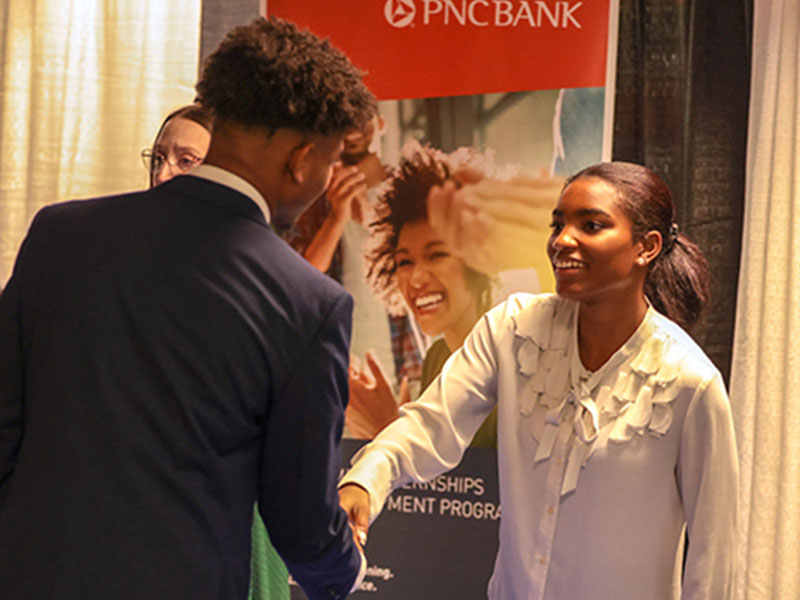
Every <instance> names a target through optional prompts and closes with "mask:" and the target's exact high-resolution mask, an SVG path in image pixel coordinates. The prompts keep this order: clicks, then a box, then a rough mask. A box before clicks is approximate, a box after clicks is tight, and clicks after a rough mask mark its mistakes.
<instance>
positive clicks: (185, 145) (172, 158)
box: [142, 104, 212, 187]
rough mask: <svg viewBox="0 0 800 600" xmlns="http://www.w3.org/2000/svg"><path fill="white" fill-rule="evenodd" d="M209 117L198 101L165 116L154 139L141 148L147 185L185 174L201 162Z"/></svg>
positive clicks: (206, 145) (207, 135)
mask: <svg viewBox="0 0 800 600" xmlns="http://www.w3.org/2000/svg"><path fill="white" fill-rule="evenodd" d="M211 124H212V119H211V116H210V115H209V114H208V113H207V112H206V111H205V110H204V109H203V107H202V106H200V105H199V104H189V105H187V106H182V107H180V108H178V109H176V110H174V111H172V112H171V113H170V114H168V115H167V116H166V118H165V119H164V121H163V122H162V123H161V127H160V128H159V130H158V133H157V134H156V139H155V141H153V147H152V148H148V149H146V150H142V161H143V162H144V166H145V168H146V169H147V172H148V173H149V175H150V187H153V186H154V185H158V184H160V183H164V182H165V181H168V180H170V179H172V178H173V177H175V176H176V175H181V174H184V173H188V172H189V171H190V170H191V169H193V168H194V167H196V166H197V165H199V164H200V163H201V162H203V159H204V158H205V156H206V152H208V145H209V143H210V142H211Z"/></svg>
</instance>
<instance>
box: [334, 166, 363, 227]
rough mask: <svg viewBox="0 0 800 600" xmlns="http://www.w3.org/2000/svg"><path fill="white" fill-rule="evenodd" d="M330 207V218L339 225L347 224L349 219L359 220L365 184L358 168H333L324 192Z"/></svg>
mask: <svg viewBox="0 0 800 600" xmlns="http://www.w3.org/2000/svg"><path fill="white" fill-rule="evenodd" d="M325 194H326V195H327V197H328V202H330V205H331V213H330V214H331V216H332V218H333V219H334V220H336V221H337V222H339V223H342V224H344V223H347V221H349V220H350V219H351V218H352V219H355V220H359V219H360V216H361V205H360V204H359V202H360V201H361V200H364V199H366V195H367V184H366V178H365V176H364V174H363V173H362V172H361V171H360V170H359V169H358V167H342V166H337V167H335V168H334V171H333V176H332V177H331V182H330V185H328V189H327V190H326V191H325Z"/></svg>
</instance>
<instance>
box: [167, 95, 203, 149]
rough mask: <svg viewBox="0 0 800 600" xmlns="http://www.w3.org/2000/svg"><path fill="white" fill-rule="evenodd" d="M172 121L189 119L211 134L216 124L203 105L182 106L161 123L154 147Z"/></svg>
mask: <svg viewBox="0 0 800 600" xmlns="http://www.w3.org/2000/svg"><path fill="white" fill-rule="evenodd" d="M172 119H188V120H189V121H194V122H195V123H197V124H198V125H200V126H202V127H203V128H204V129H205V130H206V131H208V132H209V133H211V127H212V125H213V123H214V119H213V118H212V117H211V115H210V114H209V112H208V111H207V110H206V109H205V108H203V106H202V105H201V104H199V103H197V102H195V103H194V104H187V105H186V106H181V107H180V108H176V109H175V110H173V111H172V112H171V113H169V114H168V115H167V116H166V117H164V120H163V121H162V122H161V127H159V128H158V133H156V137H155V138H154V140H153V145H155V142H156V140H158V136H160V135H161V132H162V131H164V127H165V126H166V124H167V123H169V122H170V121H171V120H172Z"/></svg>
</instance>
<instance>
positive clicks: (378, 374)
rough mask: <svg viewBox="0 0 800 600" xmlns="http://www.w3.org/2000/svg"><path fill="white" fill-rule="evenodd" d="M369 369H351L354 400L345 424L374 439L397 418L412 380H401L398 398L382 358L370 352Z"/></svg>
mask: <svg viewBox="0 0 800 600" xmlns="http://www.w3.org/2000/svg"><path fill="white" fill-rule="evenodd" d="M366 362H367V366H366V368H365V369H358V368H354V367H352V366H351V368H350V401H349V402H348V404H347V410H346V411H345V423H346V424H347V428H348V429H349V431H350V433H351V434H352V435H353V437H357V438H360V439H366V440H371V439H372V438H374V437H375V436H376V435H377V434H378V432H380V430H381V429H383V428H384V427H386V426H387V425H388V424H389V423H391V422H392V421H394V420H395V419H396V418H397V410H398V407H399V406H401V405H403V404H405V403H406V402H408V401H409V400H410V399H411V397H410V394H409V391H408V379H407V378H406V377H403V379H402V381H401V382H400V398H399V399H397V398H395V395H394V392H393V391H392V386H391V385H390V384H389V381H388V380H387V379H386V375H385V374H384V372H383V369H382V368H381V365H380V363H379V362H378V359H377V358H376V357H375V355H374V354H372V352H367V356H366Z"/></svg>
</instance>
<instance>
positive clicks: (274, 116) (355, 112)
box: [195, 17, 375, 135]
mask: <svg viewBox="0 0 800 600" xmlns="http://www.w3.org/2000/svg"><path fill="white" fill-rule="evenodd" d="M195 89H196V90H197V99H198V101H199V102H200V103H201V104H202V105H203V106H205V107H206V109H208V110H209V111H211V112H212V113H213V115H214V118H215V119H217V120H219V121H231V122H234V123H237V124H239V125H243V126H245V127H263V128H265V129H266V130H267V131H268V132H270V133H271V132H273V131H275V130H276V129H282V128H289V129H295V130H297V131H301V132H303V133H305V134H309V135H315V134H320V135H330V134H332V133H339V132H343V131H346V130H348V129H361V128H363V127H364V125H365V124H366V122H367V121H368V120H369V119H370V118H371V117H372V115H373V114H374V112H375V98H374V96H373V95H372V94H371V93H370V91H369V90H368V89H367V88H366V86H365V85H364V83H363V82H362V73H361V71H359V70H358V69H357V68H356V67H354V66H353V65H352V64H351V63H350V61H349V60H348V58H347V56H345V55H344V53H343V52H342V51H341V50H339V49H337V48H335V47H334V46H332V45H331V44H330V42H328V40H323V39H320V38H318V37H317V36H316V35H314V34H313V33H311V32H310V31H305V30H301V29H299V28H298V27H296V26H295V25H294V24H292V23H290V22H288V21H283V20H281V19H276V18H274V17H273V18H270V19H264V18H259V19H256V20H255V21H253V22H252V23H250V24H249V25H245V26H242V27H237V28H235V29H233V30H232V31H231V32H230V33H229V34H228V36H227V37H226V38H225V39H224V40H223V41H222V43H221V44H220V45H219V47H218V48H217V49H216V50H215V51H214V52H213V53H212V54H211V55H210V56H209V57H208V58H207V59H206V61H205V63H204V65H203V72H202V75H201V76H200V80H199V81H198V83H197V86H196V87H195Z"/></svg>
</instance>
